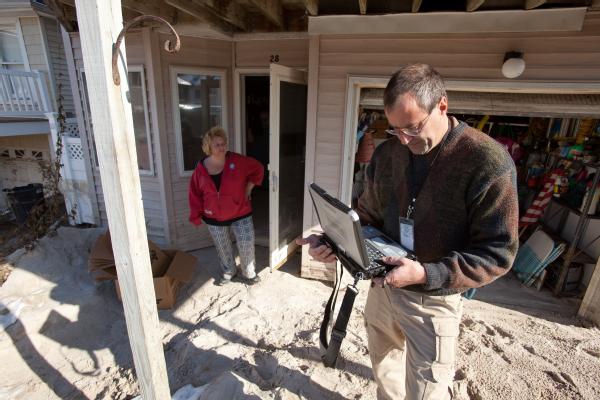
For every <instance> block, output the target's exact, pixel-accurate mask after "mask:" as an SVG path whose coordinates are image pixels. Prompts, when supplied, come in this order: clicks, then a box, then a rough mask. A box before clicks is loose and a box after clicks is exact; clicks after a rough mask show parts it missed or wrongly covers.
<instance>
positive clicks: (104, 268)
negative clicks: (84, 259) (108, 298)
mask: <svg viewBox="0 0 600 400" xmlns="http://www.w3.org/2000/svg"><path fill="white" fill-rule="evenodd" d="M148 248H149V250H150V267H151V268H152V276H154V277H156V276H163V275H164V274H165V272H167V268H168V267H169V263H170V261H171V260H170V259H169V257H168V256H167V254H165V252H163V251H162V250H161V249H160V247H158V246H157V245H156V244H154V243H153V242H152V241H151V240H148ZM88 269H89V271H90V273H91V274H92V276H93V277H94V279H96V280H98V281H103V280H110V279H117V270H116V265H115V256H114V254H113V250H112V243H111V240H110V232H108V231H107V232H106V233H105V234H103V235H101V236H100V237H99V238H98V240H96V243H95V244H94V247H92V251H91V252H90V258H89V260H88Z"/></svg>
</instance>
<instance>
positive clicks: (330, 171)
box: [313, 13, 600, 222]
mask: <svg viewBox="0 0 600 400" xmlns="http://www.w3.org/2000/svg"><path fill="white" fill-rule="evenodd" d="M319 49H320V51H319V81H318V82H319V90H318V100H317V101H318V108H317V110H318V111H317V129H316V135H317V137H316V143H317V145H316V155H315V165H317V166H318V168H316V169H315V170H316V175H315V181H316V182H317V183H319V184H321V185H322V186H323V187H324V188H325V189H326V190H329V191H331V192H332V193H333V194H339V192H340V189H341V176H342V174H341V164H342V154H341V153H342V146H343V137H344V117H345V115H344V113H345V106H346V104H345V102H346V84H347V83H346V82H347V77H348V75H360V76H384V77H389V76H390V75H391V74H392V73H393V72H394V71H395V70H396V69H397V68H398V66H400V65H402V64H406V63H411V62H425V63H429V64H431V65H433V66H434V67H435V68H436V69H437V70H438V71H439V72H440V73H442V75H443V76H444V77H445V78H446V79H458V80H469V79H483V80H503V79H504V78H503V76H502V74H501V70H500V68H501V65H502V62H503V58H504V53H505V52H506V51H510V50H518V51H522V52H523V53H524V59H525V61H526V63H527V67H526V69H525V72H524V73H523V75H522V76H521V77H519V79H520V80H531V81H541V82H544V81H582V80H583V81H595V82H598V81H600V13H588V14H587V16H586V19H585V22H584V25H583V29H582V31H581V32H547V33H527V34H508V33H506V34H481V33H479V34H469V35H466V34H446V35H437V34H436V35H399V34H397V35H361V36H358V35H323V36H321V37H320V42H319ZM313 221H315V222H316V220H315V218H313Z"/></svg>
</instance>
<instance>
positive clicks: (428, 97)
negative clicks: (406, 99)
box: [383, 64, 448, 113]
mask: <svg viewBox="0 0 600 400" xmlns="http://www.w3.org/2000/svg"><path fill="white" fill-rule="evenodd" d="M405 93H410V94H411V95H412V96H413V97H414V98H415V101H416V102H417V104H418V105H419V107H421V108H422V109H423V110H424V111H426V112H427V113H430V112H431V111H432V110H433V109H434V107H435V106H436V105H437V104H438V103H439V102H440V100H442V97H448V96H447V95H446V88H445V87H444V80H443V79H442V76H441V75H440V74H439V72H437V71H436V70H435V69H433V67H432V66H430V65H427V64H409V65H405V66H403V67H402V68H400V69H399V70H398V71H396V72H395V73H394V75H392V77H391V78H390V81H389V82H388V84H387V86H386V87H385V90H384V92H383V105H384V107H385V109H386V110H387V109H391V108H393V107H394V105H395V104H396V102H397V101H398V97H400V96H401V95H403V94H405Z"/></svg>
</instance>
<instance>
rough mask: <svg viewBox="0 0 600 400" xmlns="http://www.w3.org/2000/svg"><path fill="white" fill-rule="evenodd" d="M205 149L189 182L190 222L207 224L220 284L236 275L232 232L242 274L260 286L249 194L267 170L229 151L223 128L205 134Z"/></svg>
mask: <svg viewBox="0 0 600 400" xmlns="http://www.w3.org/2000/svg"><path fill="white" fill-rule="evenodd" d="M202 150H203V151H204V153H206V154H208V156H206V157H204V158H203V159H202V160H200V162H199V163H198V165H197V166H196V169H195V170H194V174H193V175H192V179H191V181H190V186H189V196H188V197H189V203H190V222H192V223H193V224H194V225H200V224H201V223H202V221H204V223H206V225H207V226H208V231H209V232H210V235H211V237H212V239H213V241H214V243H215V247H216V248H217V253H218V254H219V259H220V263H221V268H222V269H223V275H222V277H221V279H220V280H219V281H218V282H217V284H218V285H223V284H226V283H229V282H231V279H232V278H233V277H234V276H235V275H236V273H237V269H236V266H235V258H234V254H233V246H232V243H231V238H230V230H233V234H234V235H235V238H236V241H237V248H238V251H239V254H240V260H241V264H242V274H243V275H244V277H245V278H246V280H247V282H248V283H249V284H254V283H257V282H259V280H260V278H259V277H258V275H256V271H255V265H254V264H255V260H254V224H253V222H252V206H251V204H250V195H251V193H252V189H253V188H254V186H256V185H260V184H261V182H262V180H263V174H264V168H263V166H262V165H261V164H260V163H259V162H258V161H256V160H255V159H254V158H251V157H246V156H243V155H241V154H237V153H234V152H231V151H227V134H226V133H225V131H224V130H223V129H222V128H220V127H214V128H211V129H210V130H209V131H208V132H206V134H204V137H203V139H202Z"/></svg>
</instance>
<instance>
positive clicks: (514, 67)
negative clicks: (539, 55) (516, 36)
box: [502, 51, 525, 79]
mask: <svg viewBox="0 0 600 400" xmlns="http://www.w3.org/2000/svg"><path fill="white" fill-rule="evenodd" d="M523 71H525V60H523V53H520V52H518V51H509V52H507V53H506V54H505V55H504V64H502V75H504V76H505V77H506V78H510V79H512V78H516V77H518V76H519V75H521V74H522V73H523Z"/></svg>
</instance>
